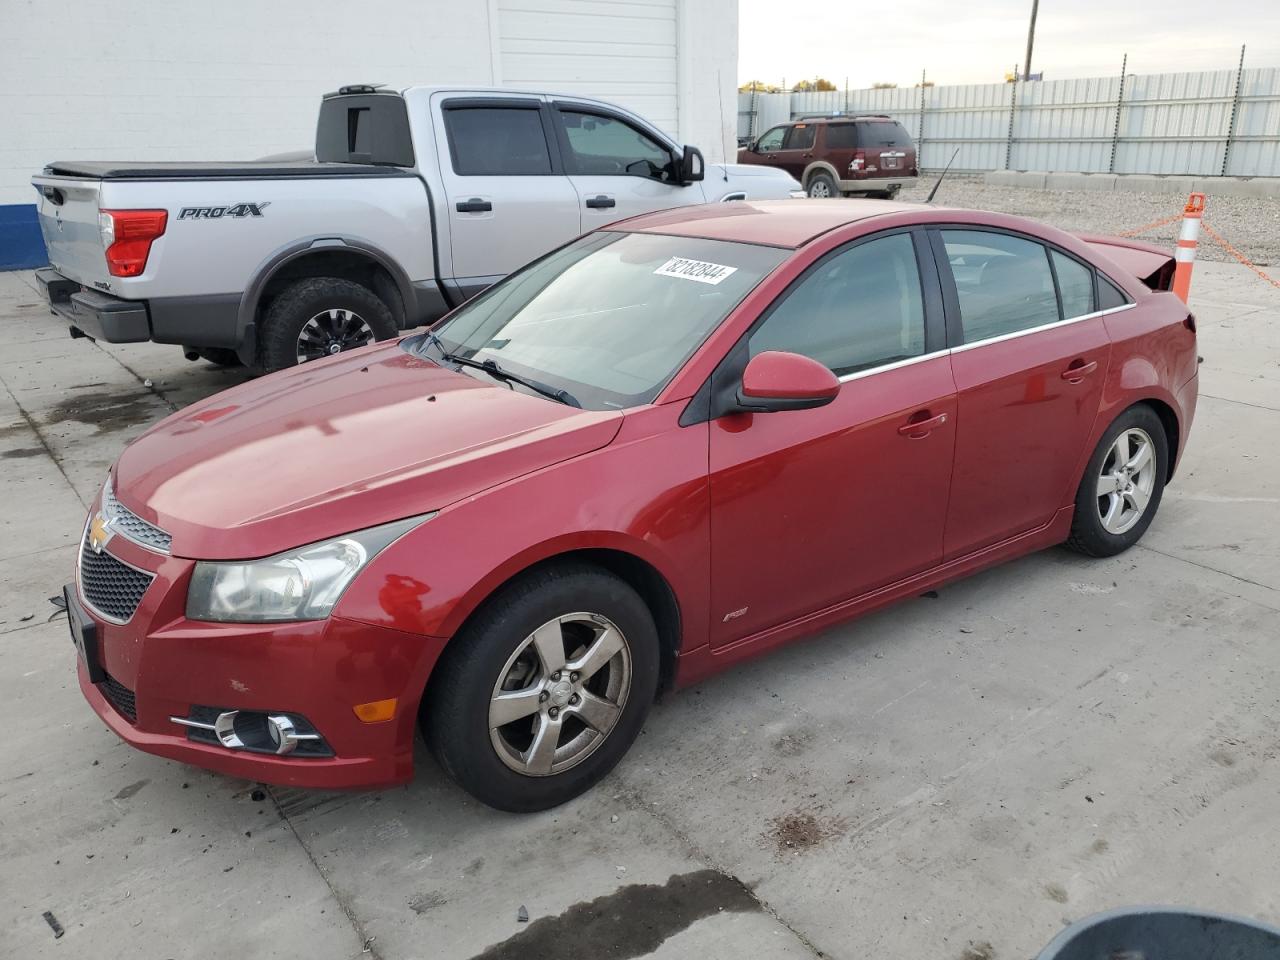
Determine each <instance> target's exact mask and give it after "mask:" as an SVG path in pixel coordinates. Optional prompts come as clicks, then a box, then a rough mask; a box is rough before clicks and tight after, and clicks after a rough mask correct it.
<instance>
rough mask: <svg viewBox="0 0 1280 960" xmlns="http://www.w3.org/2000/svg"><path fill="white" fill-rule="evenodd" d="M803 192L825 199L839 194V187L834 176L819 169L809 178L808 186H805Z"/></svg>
mask: <svg viewBox="0 0 1280 960" xmlns="http://www.w3.org/2000/svg"><path fill="white" fill-rule="evenodd" d="M805 193H807V194H808V195H809V196H811V197H815V198H818V199H824V200H825V199H828V198H830V197H838V196H840V188H839V187H837V186H836V181H835V178H834V177H832V176H831V174H829V173H823V172H822V171H819V172H817V173H815V174H814V175H813V176H812V177H810V178H809V186H808V187H807V188H805Z"/></svg>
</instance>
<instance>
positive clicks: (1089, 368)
mask: <svg viewBox="0 0 1280 960" xmlns="http://www.w3.org/2000/svg"><path fill="white" fill-rule="evenodd" d="M1097 369H1098V361H1097V360H1090V361H1089V362H1088V363H1081V362H1080V361H1078V360H1077V361H1075V362H1074V363H1072V364H1071V366H1069V367H1067V369H1065V370H1063V371H1062V373H1061V374H1059V376H1061V377H1062V379H1063V380H1065V381H1067V383H1081V382H1083V381H1084V378H1085V377H1087V376H1089V374H1091V373H1093V371H1095V370H1097Z"/></svg>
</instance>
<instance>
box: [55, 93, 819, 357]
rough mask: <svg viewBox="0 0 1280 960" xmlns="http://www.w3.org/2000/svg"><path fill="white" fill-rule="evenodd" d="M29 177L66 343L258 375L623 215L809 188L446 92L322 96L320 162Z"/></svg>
mask: <svg viewBox="0 0 1280 960" xmlns="http://www.w3.org/2000/svg"><path fill="white" fill-rule="evenodd" d="M32 184H33V185H34V186H35V188H36V190H37V191H38V193H39V194H40V225H41V229H42V231H43V233H44V239H45V243H46V245H47V247H48V250H49V262H50V266H49V267H48V268H46V269H44V270H40V271H39V272H38V273H37V277H38V278H39V280H40V283H41V284H42V286H43V288H44V289H45V291H46V295H47V297H48V300H49V305H50V307H51V308H52V310H53V311H54V312H55V313H57V314H59V315H60V316H62V317H63V318H65V319H66V320H67V321H68V323H69V324H70V328H71V334H72V336H87V337H91V338H94V339H101V340H106V341H110V342H112V343H134V342H141V341H147V340H152V341H155V342H157V343H172V344H177V345H180V346H181V347H182V348H183V351H184V352H185V353H186V355H187V356H188V357H189V358H191V359H196V358H197V357H204V358H206V359H208V360H211V361H213V362H215V363H225V364H235V363H243V364H247V365H251V366H259V367H261V368H263V369H265V370H278V369H280V368H283V367H288V366H292V365H294V364H296V363H301V362H303V361H306V360H310V359H314V358H317V357H322V356H326V355H328V354H332V353H338V352H339V351H341V350H344V349H348V348H351V347H355V346H360V345H363V344H365V343H368V342H369V341H371V340H374V339H378V340H381V339H386V338H388V337H392V336H395V335H396V334H397V333H398V332H399V331H401V330H404V329H408V328H410V327H414V326H417V325H419V324H422V323H426V322H429V321H431V320H434V319H436V318H438V317H440V316H442V315H443V314H445V313H447V312H448V311H449V310H450V309H452V308H453V307H455V306H457V305H459V304H460V303H462V302H464V301H465V300H467V299H468V298H470V297H472V296H474V295H475V294H477V293H479V292H480V291H481V290H484V289H485V288H486V287H488V286H489V285H490V284H492V283H494V282H495V281H497V280H499V279H501V278H502V277H503V276H505V275H506V274H508V273H510V272H512V271H513V270H515V269H517V268H518V267H520V266H522V265H523V264H525V263H527V262H528V261H530V260H533V259H535V258H536V257H538V256H541V255H542V254H544V253H546V252H548V251H549V250H552V249H554V248H556V247H558V246H560V245H561V244H563V243H566V242H567V241H569V240H572V239H573V238H575V237H577V236H578V235H579V234H582V233H586V232H587V231H590V230H593V229H595V228H596V227H598V226H601V225H603V224H606V223H609V222H612V221H614V220H620V219H623V218H625V217H630V216H633V215H635V214H640V213H646V212H649V211H653V210H659V209H663V208H665V207H675V206H684V205H686V204H695V203H716V202H721V201H726V200H734V199H744V198H751V199H763V198H778V197H787V196H796V195H802V194H800V193H799V190H800V185H799V184H798V183H797V182H796V181H795V180H794V179H793V178H792V177H791V176H790V175H788V174H786V173H784V172H782V171H779V170H774V169H770V168H767V167H759V166H754V167H753V166H739V165H736V164H704V162H703V159H702V154H701V153H700V152H699V151H698V149H697V148H696V147H682V146H679V145H678V144H676V143H675V142H674V141H673V140H671V139H670V138H669V137H667V136H666V135H665V134H663V133H662V132H660V131H659V130H657V129H656V128H654V127H653V126H652V125H651V124H649V123H647V122H646V121H645V120H644V119H642V118H641V117H638V116H636V115H635V114H633V113H630V112H629V111H627V110H624V109H622V108H621V107H617V106H614V105H611V104H608V103H603V102H601V101H597V100H588V99H584V98H582V97H574V96H559V95H552V94H540V93H529V92H527V91H514V90H510V91H508V90H493V89H488V90H481V89H459V88H444V87H410V88H407V89H405V90H402V91H386V90H380V89H376V88H374V87H370V86H356V87H343V88H342V89H341V90H339V91H338V92H337V93H334V94H329V95H327V96H326V97H324V99H323V100H322V102H321V106H320V116H319V120H318V123H317V128H316V147H315V159H314V160H295V161H275V162H257V163H247V164H246V163H107V162H87V161H76V162H67V163H53V164H50V165H49V166H48V167H46V168H45V170H44V172H43V173H42V174H41V175H39V176H36V177H33V178H32Z"/></svg>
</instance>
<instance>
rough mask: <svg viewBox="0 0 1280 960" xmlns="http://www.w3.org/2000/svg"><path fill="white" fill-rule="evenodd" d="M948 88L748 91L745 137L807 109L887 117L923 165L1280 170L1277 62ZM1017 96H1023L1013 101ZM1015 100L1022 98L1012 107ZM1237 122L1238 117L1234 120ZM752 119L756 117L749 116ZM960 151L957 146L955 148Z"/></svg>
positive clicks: (743, 109)
mask: <svg viewBox="0 0 1280 960" xmlns="http://www.w3.org/2000/svg"><path fill="white" fill-rule="evenodd" d="M1238 80H1239V84H1238V90H1237V71H1236V70H1211V71H1205V72H1200V73H1162V74H1150V75H1129V76H1126V77H1124V78H1123V97H1121V78H1120V77H1093V78H1086V79H1079V80H1049V81H1043V82H1034V83H1030V82H1020V83H1017V84H1013V83H986V84H967V85H957V86H945V87H923V88H921V87H900V88H888V89H879V90H876V89H864V90H837V91H829V92H823V93H813V92H809V93H783V94H759V95H756V96H754V97H753V96H752V95H751V94H740V95H739V101H738V111H739V128H738V129H739V136H743V137H746V136H748V135H754V136H759V135H760V134H761V133H763V132H764V131H765V130H766V129H768V128H769V127H770V126H773V125H776V124H778V123H782V122H785V121H786V120H788V119H797V118H799V117H803V116H808V115H822V114H831V113H835V112H841V113H845V114H858V113H883V114H887V115H888V116H890V117H892V118H893V119H895V120H897V121H898V122H899V123H901V124H902V125H903V126H904V127H906V129H907V131H908V132H909V133H910V134H911V136H912V137H913V138H914V139H915V141H916V145H917V147H918V148H919V151H920V165H921V166H922V167H925V168H928V169H938V168H940V167H942V166H944V165H945V164H946V163H947V161H948V160H949V159H950V158H951V155H952V154H953V153H955V154H956V157H955V162H954V165H953V169H955V170H958V171H983V170H1003V169H1010V170H1052V171H1065V172H1076V171H1079V172H1089V173H1100V172H1101V173H1105V172H1109V171H1113V172H1115V173H1148V174H1151V173H1154V174H1192V175H1197V176H1213V175H1218V174H1221V173H1223V172H1224V170H1223V167H1224V158H1225V167H1226V171H1225V172H1226V173H1227V174H1229V175H1232V176H1243V177H1252V176H1280V69H1276V68H1264V69H1250V70H1244V71H1242V72H1240V73H1239V76H1238ZM1015 98H1016V99H1015ZM1011 101H1013V102H1011ZM1233 117H1234V121H1233ZM752 121H754V123H753V122H752ZM957 151H958V152H957Z"/></svg>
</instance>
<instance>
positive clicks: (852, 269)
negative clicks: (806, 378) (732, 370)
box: [748, 233, 924, 376]
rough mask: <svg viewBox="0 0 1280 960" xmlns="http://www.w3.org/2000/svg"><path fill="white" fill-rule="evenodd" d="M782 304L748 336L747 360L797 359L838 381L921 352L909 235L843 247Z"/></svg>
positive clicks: (916, 278)
mask: <svg viewBox="0 0 1280 960" xmlns="http://www.w3.org/2000/svg"><path fill="white" fill-rule="evenodd" d="M784 297H785V299H784V300H783V301H782V302H781V303H780V304H779V305H778V306H777V307H776V309H774V311H773V312H772V313H771V314H770V315H769V316H768V317H767V318H766V319H765V321H764V323H763V324H761V325H760V326H759V327H758V328H757V329H756V330H755V332H754V333H752V334H751V339H750V341H749V343H748V347H749V350H750V353H751V356H753V357H754V356H755V355H756V354H758V353H762V352H764V351H765V350H787V351H790V352H792V353H801V354H804V355H805V356H806V357H811V358H813V359H814V360H817V361H818V362H819V363H823V364H825V365H826V366H827V367H829V368H830V369H831V371H832V372H833V373H835V374H836V375H837V376H842V375H844V374H847V373H854V372H856V371H858V370H866V369H868V368H870V367H877V366H881V365H883V364H886V363H892V362H893V361H895V360H905V359H907V358H908V357H918V356H920V355H921V354H923V353H924V303H923V300H922V297H921V293H920V271H919V268H918V267H917V265H916V252H915V244H914V243H913V242H912V240H911V235H910V234H906V233H897V234H892V235H890V236H887V237H879V238H877V239H874V240H868V241H866V242H864V243H859V244H857V245H856V246H853V247H849V248H847V249H846V250H844V251H842V252H840V253H837V254H836V255H835V256H833V257H831V258H830V259H828V260H826V261H825V262H823V263H821V264H819V265H818V266H817V267H816V268H815V269H814V270H813V271H811V272H810V273H809V274H808V275H807V276H805V277H803V278H802V279H801V280H800V282H799V284H798V285H797V286H795V287H792V289H791V290H790V291H789V292H788V293H786V294H784Z"/></svg>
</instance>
